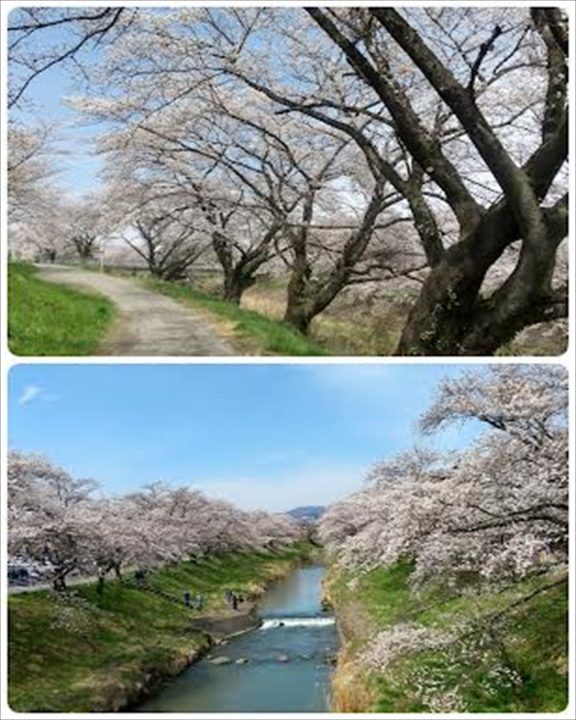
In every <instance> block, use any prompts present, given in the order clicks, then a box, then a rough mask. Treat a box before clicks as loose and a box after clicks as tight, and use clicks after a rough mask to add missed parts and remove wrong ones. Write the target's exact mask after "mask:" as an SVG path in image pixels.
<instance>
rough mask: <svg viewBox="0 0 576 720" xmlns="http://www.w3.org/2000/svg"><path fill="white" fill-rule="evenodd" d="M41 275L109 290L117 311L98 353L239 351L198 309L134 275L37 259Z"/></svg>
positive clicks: (86, 287)
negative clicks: (127, 276)
mask: <svg viewBox="0 0 576 720" xmlns="http://www.w3.org/2000/svg"><path fill="white" fill-rule="evenodd" d="M36 267H37V268H38V273H37V277H38V278H39V279H40V280H45V281H48V282H54V283H58V284H60V285H71V286H74V287H76V288H78V289H80V290H90V291H93V292H97V293H100V294H102V295H106V296H107V297H108V298H109V299H110V300H111V301H112V302H113V303H114V304H115V305H116V308H117V311H118V317H117V319H116V320H115V321H114V323H113V325H112V328H111V329H110V331H109V332H108V333H107V335H106V336H105V337H104V340H103V342H102V343H101V345H100V348H99V349H98V351H97V353H96V354H98V355H187V356H190V355H235V354H237V353H236V351H235V349H234V348H233V347H232V346H231V345H230V344H229V343H228V342H227V341H226V340H223V339H222V338H219V337H218V336H217V335H216V333H215V332H214V330H213V328H212V327H211V326H210V325H209V323H207V322H206V320H205V319H204V318H203V317H202V316H201V315H200V314H198V313H195V312H194V310H191V309H190V308H188V307H185V306H184V305H181V304H180V303H178V302H176V300H172V299H171V298H168V297H165V296H164V295H161V294H159V293H156V292H154V291H152V290H147V289H146V288H143V287H141V286H140V285H138V284H137V283H136V282H134V281H133V280H128V279H124V278H118V277H113V276H111V275H105V274H101V273H97V272H90V271H87V270H79V269H77V268H70V267H66V266H64V265H37V266H36Z"/></svg>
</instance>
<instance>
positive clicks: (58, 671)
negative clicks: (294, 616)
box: [8, 543, 310, 712]
mask: <svg viewBox="0 0 576 720" xmlns="http://www.w3.org/2000/svg"><path fill="white" fill-rule="evenodd" d="M309 549H310V547H309V545H308V544H304V543H302V544H300V545H296V546H294V547H292V548H289V549H285V550H282V551H278V552H275V553H255V552H251V553H227V554H225V555H216V556H212V557H209V558H206V559H203V560H199V561H195V562H185V563H180V564H178V565H174V566H166V567H164V568H162V569H160V570H158V571H156V572H154V573H151V574H150V575H149V578H148V580H147V584H148V585H149V586H150V587H152V588H154V589H157V590H160V591H162V592H164V593H168V594H170V595H171V596H173V597H174V598H176V599H178V598H181V597H182V593H183V592H184V591H185V590H188V591H190V592H192V593H198V592H201V593H203V594H204V596H205V598H206V608H205V610H203V611H202V612H199V611H194V610H190V609H189V608H187V607H186V606H185V605H184V604H181V603H177V602H170V601H169V600H167V599H166V597H162V596H160V595H156V594H153V593H152V592H149V591H144V590H141V589H137V588H135V587H132V586H130V585H129V584H127V583H122V582H119V581H117V580H113V581H109V582H107V583H106V585H105V588H104V592H103V593H102V594H98V592H97V590H96V585H95V584H86V585H79V586H76V587H74V589H73V591H72V592H68V593H60V594H57V593H53V592H50V591H38V592H31V593H22V594H15V595H12V596H10V598H9V603H8V606H9V637H8V643H9V704H10V707H11V708H12V710H14V711H17V712H41V711H45V712H109V711H116V710H120V709H123V708H127V707H129V706H130V705H132V704H134V703H135V702H137V701H138V700H140V699H142V698H143V697H145V696H146V695H147V694H149V693H150V692H152V691H153V690H155V689H157V688H158V687H159V686H160V685H161V684H163V682H165V681H166V679H167V678H169V677H173V676H175V675H177V674H178V673H179V672H181V671H182V670H183V669H184V668H185V667H187V666H188V665H189V664H190V663H191V662H194V660H196V659H197V658H198V657H199V656H200V655H201V654H202V653H203V652H205V651H206V650H207V649H208V647H209V646H210V638H209V637H208V636H207V635H206V634H204V633H202V632H198V631H197V630H195V629H194V628H193V627H192V625H193V624H194V620H196V619H197V618H198V617H200V615H210V616H214V615H218V614H225V613H226V612H230V611H229V609H228V608H226V605H225V603H224V599H223V591H224V589H225V588H234V589H236V590H238V591H240V592H243V593H245V594H246V596H247V597H251V598H256V597H258V596H259V595H260V594H261V593H262V592H263V591H264V589H265V588H266V586H267V584H268V583H269V582H271V581H272V580H274V579H276V578H279V577H282V576H283V575H286V574H287V573H288V572H289V571H290V570H291V569H292V568H293V567H295V566H296V565H298V564H299V563H300V562H302V561H303V560H305V559H306V558H307V556H308V553H309Z"/></svg>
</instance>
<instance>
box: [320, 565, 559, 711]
mask: <svg viewBox="0 0 576 720" xmlns="http://www.w3.org/2000/svg"><path fill="white" fill-rule="evenodd" d="M410 573H411V567H410V566H409V565H400V564H399V565H396V566H393V567H390V568H386V569H377V570H374V571H372V572H370V573H368V574H366V575H364V576H362V577H354V576H352V575H349V574H340V575H334V573H333V574H332V576H331V577H330V578H329V579H328V582H327V595H328V597H329V599H330V601H331V603H332V604H333V606H334V609H335V613H336V616H337V618H338V623H339V629H340V632H341V636H342V641H343V643H342V650H341V652H340V655H339V658H338V665H337V669H336V672H335V675H334V680H333V710H335V711H338V712H382V713H408V712H414V713H421V712H447V711H452V712H454V711H460V712H462V711H466V712H492V713H508V712H531V713H547V712H559V711H561V710H562V709H564V708H565V707H566V704H567V700H568V653H567V650H568V648H567V643H568V638H567V631H568V628H567V619H568V600H567V583H561V584H557V585H555V586H554V587H551V588H550V589H548V590H544V588H545V586H548V585H551V584H552V581H554V580H556V581H557V578H551V577H550V576H548V577H541V578H538V579H532V580H527V581H524V582H521V583H518V584H517V585H516V586H514V587H513V588H511V589H507V590H505V591H500V592H495V591H494V590H492V591H488V590H486V589H483V588H482V586H481V585H478V584H475V583H472V584H470V585H469V586H467V588H466V592H464V593H463V592H462V590H461V591H460V592H457V591H455V590H454V591H451V592H448V591H446V590H439V589H436V590H427V591H425V592H421V593H418V594H415V593H413V592H411V589H410V586H409V576H410ZM527 596H531V598H530V599H529V600H527V601H522V602H519V599H520V598H525V597H527ZM515 603H516V605H514V604H515ZM511 606H513V607H511ZM401 623H402V624H404V623H410V624H416V625H419V626H425V627H427V628H435V629H438V630H441V631H444V632H445V631H453V630H454V628H457V627H462V626H463V625H465V626H466V627H474V628H476V630H475V631H474V632H472V633H471V634H469V635H466V636H465V639H464V640H463V641H462V643H460V644H456V645H455V646H454V648H452V649H451V650H450V651H449V652H446V651H443V650H430V649H428V650H424V651H423V650H420V651H416V652H404V653H403V654H401V655H399V656H398V657H397V659H396V660H393V661H392V663H391V664H390V665H388V666H387V668H386V671H385V672H384V673H383V674H379V673H377V672H373V671H368V672H367V671H366V670H365V669H364V668H363V666H362V663H361V662H359V658H360V656H361V655H362V653H363V651H365V649H366V648H367V646H368V645H369V643H370V641H371V640H372V639H373V638H374V637H375V636H376V634H377V633H379V632H381V631H385V630H389V629H391V628H394V627H395V626H398V625H399V624H401ZM502 668H503V670H502ZM510 677H514V678H516V681H515V682H510Z"/></svg>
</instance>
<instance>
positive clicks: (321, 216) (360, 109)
mask: <svg viewBox="0 0 576 720" xmlns="http://www.w3.org/2000/svg"><path fill="white" fill-rule="evenodd" d="M60 25H63V26H65V27H66V28H68V30H69V32H70V36H69V37H70V40H69V42H68V43H67V44H65V47H61V46H59V45H58V44H57V43H54V42H50V41H47V42H46V47H44V49H43V51H42V52H40V51H39V50H38V48H37V47H35V42H36V40H37V39H38V38H39V37H46V34H48V37H49V36H50V32H51V31H52V30H53V29H54V28H55V27H58V26H60ZM10 32H11V37H12V38H13V42H12V51H11V61H12V63H13V66H14V67H18V68H19V70H18V71H17V72H16V74H15V81H18V82H16V85H15V86H14V88H15V89H14V92H13V101H14V102H20V101H21V98H22V93H23V92H24V91H25V88H26V87H27V86H28V84H29V82H31V81H32V80H33V79H34V77H36V76H37V75H38V74H40V73H42V72H44V70H45V69H47V68H48V67H51V66H52V64H54V63H56V62H66V61H67V60H68V59H70V58H74V61H75V62H76V63H79V62H81V57H82V56H83V53H84V52H85V51H86V50H87V49H88V48H89V46H91V44H93V43H95V42H96V43H100V44H101V47H102V50H101V52H100V54H99V57H98V62H97V63H95V64H94V67H88V66H87V65H86V64H84V65H83V72H84V76H85V77H84V79H85V80H86V81H87V82H88V86H89V88H90V91H91V96H90V97H91V100H90V101H85V103H84V105H85V107H84V109H85V110H87V111H88V112H89V113H90V114H91V115H93V116H97V115H98V113H100V114H101V116H102V118H103V119H104V120H105V121H106V122H107V123H108V124H109V126H115V129H116V130H120V131H121V132H123V133H124V138H125V139H129V140H130V142H132V143H133V142H134V139H135V138H137V137H138V136H140V137H142V136H143V135H144V136H145V135H146V134H147V135H149V136H152V137H153V138H154V140H155V143H156V146H155V148H154V151H153V153H152V152H150V153H149V154H148V159H149V162H148V167H147V169H146V170H145V172H148V173H149V172H151V168H153V166H154V163H155V162H156V163H159V164H160V165H161V166H162V167H163V168H164V169H165V170H166V169H167V168H168V167H169V168H170V170H169V172H170V173H172V174H173V175H175V176H176V177H177V184H178V185H186V190H187V192H188V193H190V194H191V196H193V197H194V198H195V200H194V201H195V202H196V203H197V206H198V207H199V208H200V210H201V212H202V213H203V214H204V220H205V221H206V223H207V224H208V225H210V226H211V228H212V233H211V236H212V246H213V251H214V253H215V255H216V257H217V258H218V261H219V262H220V263H221V265H222V268H223V273H224V289H225V294H226V296H227V297H228V298H229V299H232V300H234V301H235V302H237V301H239V299H240V297H241V294H242V291H243V290H244V289H245V288H246V287H248V286H249V284H250V283H251V282H252V281H253V278H254V274H255V272H256V271H257V270H258V268H259V267H261V266H262V265H263V264H264V263H267V262H269V261H270V259H271V257H272V258H274V257H277V258H279V259H280V260H281V261H284V262H286V263H287V265H288V272H289V286H288V301H287V311H286V319H287V320H288V321H289V322H291V323H293V324H294V325H296V326H297V327H299V328H300V329H301V330H304V331H305V330H306V329H307V328H308V326H309V324H310V322H311V319H312V318H313V317H314V315H315V314H318V313H319V312H322V311H323V310H324V309H325V308H326V307H328V306H329V304H330V303H331V302H332V301H333V300H334V298H335V297H336V296H337V295H338V294H339V293H340V292H341V291H342V289H343V288H344V287H346V286H347V285H348V284H350V283H354V282H359V281H361V280H362V278H366V277H367V278H370V277H372V273H373V271H378V272H381V273H383V274H382V277H384V278H389V277H393V276H395V275H397V274H398V273H399V274H404V275H406V276H408V277H410V276H411V273H412V272H413V270H414V269H415V268H417V269H418V272H419V274H418V276H417V279H418V280H419V281H421V289H420V291H419V294H418V297H417V299H416V300H415V302H414V303H413V306H412V308H411V311H410V314H409V317H408V320H407V322H406V325H405V327H404V329H403V332H402V337H401V340H400V343H399V346H398V348H397V353H399V354H403V355H412V354H416V355H444V354H448V355H460V354H462V355H481V354H493V353H494V352H495V351H496V350H497V349H498V348H499V347H501V346H502V345H503V344H505V343H506V342H508V341H509V340H511V339H512V338H513V337H514V336H515V334H517V333H518V332H519V331H521V330H523V329H524V328H527V327H530V326H533V325H537V324H540V323H543V322H549V321H553V320H557V319H562V318H565V317H566V315H567V283H566V278H565V277H564V275H563V274H562V272H561V269H560V268H559V267H558V263H557V258H558V255H559V253H560V252H561V251H560V248H561V244H562V241H563V240H564V239H565V237H566V234H567V222H568V198H567V193H566V187H567V181H566V180H567V167H566V158H567V122H568V120H567V118H568V94H567V20H566V17H565V15H564V14H563V12H562V11H561V10H560V9H554V8H533V9H530V8H524V7H522V8H520V7H518V8H506V7H498V8H473V7H455V8H403V9H401V10H396V9H394V8H307V9H305V8H272V7H269V8H242V9H238V8H196V7H195V8H191V7H174V8H163V9H162V10H161V11H155V10H154V11H148V10H147V9H146V8H131V9H127V10H123V9H120V8H118V9H110V8H105V9H96V10H94V11H93V12H92V11H90V12H89V11H86V12H84V11H83V10H77V9H73V8H67V9H56V8H55V9H47V8H37V9H36V8H35V9H26V10H23V11H19V12H17V13H16V14H15V16H14V19H13V22H11V30H10ZM120 37H121V40H122V42H116V39H118V38H120ZM22 73H23V74H22ZM80 106H81V105H78V107H80ZM152 137H150V138H149V140H145V141H142V140H138V143H139V145H140V147H143V146H145V145H149V146H150V147H152V146H153V145H154V142H152ZM154 153H155V155H154ZM183 166H185V168H184V167H183ZM184 178H185V180H184ZM343 189H344V190H347V191H348V195H349V198H352V203H351V205H352V206H353V212H352V213H345V212H344V213H343V212H342V205H343V204H344V203H343V202H340V203H338V202H333V201H331V200H330V199H329V197H327V196H328V195H330V193H332V195H333V196H335V194H336V193H335V191H336V190H340V191H342V190H343ZM340 197H342V194H341V195H340ZM239 202H240V205H241V207H240V206H239V205H238V203H239ZM338 205H340V207H338ZM236 210H238V211H239V215H236ZM256 212H257V218H258V219H257V222H256V223H254V222H252V227H250V222H249V221H248V219H247V213H248V215H249V218H250V220H252V218H253V216H254V213H256ZM230 213H232V215H230ZM343 214H344V215H347V217H346V219H345V221H344V222H342V215H343ZM352 215H355V217H354V219H353V220H352ZM232 217H238V218H239V222H238V223H237V224H234V222H233V221H232V220H231V219H230V218H232ZM400 222H402V223H405V226H402V228H401V229H402V232H403V234H404V233H405V234H406V235H407V236H408V237H409V238H410V240H411V241H415V242H417V244H418V246H419V256H418V258H417V261H416V262H415V263H412V262H411V261H408V262H407V260H406V258H403V259H402V260H401V261H400V262H397V260H398V258H397V257H396V256H397V255H398V253H397V252H396V250H397V248H398V247H399V246H401V245H402V243H400V244H398V243H396V242H395V240H396V238H395V236H396V235H397V233H396V232H395V231H394V232H389V233H383V234H382V235H381V237H380V238H378V236H377V234H376V231H377V227H378V224H379V223H382V224H383V225H384V229H386V228H394V230H399V228H397V227H396V224H397V223H400ZM342 225H343V226H344V228H345V229H344V228H343V227H342ZM248 232H251V233H253V235H254V237H252V238H248V239H247V238H246V237H245V236H246V235H247V234H248ZM375 240H377V241H378V242H377V247H376V252H374V247H375ZM391 258H393V259H394V262H391ZM412 277H414V275H412Z"/></svg>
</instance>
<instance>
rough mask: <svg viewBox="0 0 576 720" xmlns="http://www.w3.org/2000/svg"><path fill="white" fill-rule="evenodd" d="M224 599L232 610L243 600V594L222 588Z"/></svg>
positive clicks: (236, 608)
mask: <svg viewBox="0 0 576 720" xmlns="http://www.w3.org/2000/svg"><path fill="white" fill-rule="evenodd" d="M224 600H225V602H227V603H228V605H231V606H232V609H233V610H238V605H239V604H240V603H243V602H244V596H243V595H240V593H237V592H236V591H234V590H224Z"/></svg>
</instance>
